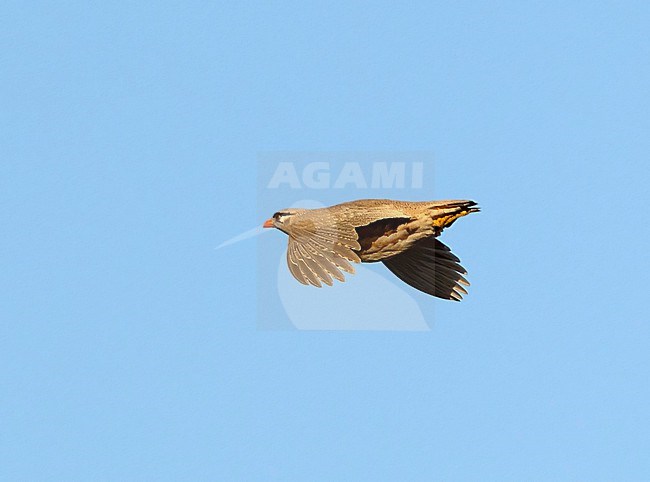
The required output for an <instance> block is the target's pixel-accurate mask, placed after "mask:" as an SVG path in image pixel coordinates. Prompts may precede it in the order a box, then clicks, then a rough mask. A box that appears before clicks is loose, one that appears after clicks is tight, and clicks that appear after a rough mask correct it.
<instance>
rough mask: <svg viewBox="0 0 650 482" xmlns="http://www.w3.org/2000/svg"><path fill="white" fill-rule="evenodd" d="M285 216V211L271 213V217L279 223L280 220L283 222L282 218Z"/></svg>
mask: <svg viewBox="0 0 650 482" xmlns="http://www.w3.org/2000/svg"><path fill="white" fill-rule="evenodd" d="M287 216H288V214H287V213H283V212H277V213H275V214H274V215H273V219H275V220H276V221H278V222H279V223H282V222H284V220H285V219H286V218H287Z"/></svg>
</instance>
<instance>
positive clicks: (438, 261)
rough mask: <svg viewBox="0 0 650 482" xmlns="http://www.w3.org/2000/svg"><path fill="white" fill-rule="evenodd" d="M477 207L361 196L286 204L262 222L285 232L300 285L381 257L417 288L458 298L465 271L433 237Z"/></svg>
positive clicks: (291, 264) (464, 203) (327, 278)
mask: <svg viewBox="0 0 650 482" xmlns="http://www.w3.org/2000/svg"><path fill="white" fill-rule="evenodd" d="M478 210H479V209H478V207H476V203H475V202H473V201H423V202H407V201H392V200H389V199H362V200H358V201H350V202H346V203H342V204H337V205H335V206H330V207H326V208H321V209H287V210H284V211H279V212H277V213H275V214H274V216H273V218H271V219H269V220H268V221H267V222H266V223H265V224H264V226H265V227H276V228H278V229H280V230H281V231H283V232H285V233H286V234H287V235H289V245H288V248H287V263H288V265H289V270H290V271H291V273H292V274H293V276H294V277H295V278H296V279H297V280H298V281H300V282H301V283H303V284H311V285H314V286H319V287H320V286H321V284H322V283H325V284H328V285H331V284H332V278H334V279H338V280H339V281H344V280H345V278H344V276H343V274H342V273H341V271H346V272H348V273H354V268H353V267H352V265H350V263H349V262H350V261H352V262H357V263H358V262H365V263H371V262H377V261H382V262H384V264H385V265H386V266H387V267H388V269H390V270H391V271H392V272H393V273H394V274H395V275H397V276H398V277H399V278H400V279H402V280H403V281H404V282H406V283H408V284H409V285H411V286H413V287H414V288H416V289H419V290H420V291H424V292H425V293H429V294H431V295H434V296H437V297H440V298H445V299H455V300H460V299H461V293H467V292H466V291H465V289H464V288H463V287H462V286H460V285H461V284H465V285H468V284H469V283H467V281H466V280H465V279H464V278H463V276H462V274H464V273H465V270H464V269H463V268H462V266H460V264H458V261H459V259H458V258H456V256H454V255H453V254H452V253H451V251H449V248H447V247H446V246H445V245H444V244H443V243H441V242H440V241H438V240H437V239H435V238H436V237H437V236H439V235H440V233H441V232H442V230H443V229H444V228H446V227H449V226H451V224H452V223H453V222H454V221H455V220H456V219H458V218H459V217H462V216H465V215H467V214H469V213H472V212H477V211H478Z"/></svg>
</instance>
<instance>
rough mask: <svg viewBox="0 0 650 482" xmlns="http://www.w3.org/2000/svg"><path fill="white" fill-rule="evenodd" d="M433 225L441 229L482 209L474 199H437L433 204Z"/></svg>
mask: <svg viewBox="0 0 650 482" xmlns="http://www.w3.org/2000/svg"><path fill="white" fill-rule="evenodd" d="M430 209H431V218H432V220H433V225H434V226H435V227H437V228H440V229H441V230H442V229H444V228H448V227H449V226H451V225H452V224H453V223H454V221H456V219H458V218H462V217H463V216H467V215H468V214H470V213H477V212H479V211H480V210H481V209H480V208H479V207H478V205H477V204H476V203H475V202H474V201H464V200H463V201H436V202H435V203H432V204H431V207H430Z"/></svg>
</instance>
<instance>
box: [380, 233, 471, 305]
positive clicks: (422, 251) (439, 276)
mask: <svg viewBox="0 0 650 482" xmlns="http://www.w3.org/2000/svg"><path fill="white" fill-rule="evenodd" d="M383 263H384V264H385V265H386V267H387V268H388V269H389V270H391V271H392V272H393V273H394V274H395V275H396V276H397V277H398V278H399V279H401V280H402V281H404V282H405V283H407V284H409V285H411V286H412V287H413V288H415V289H417V290H420V291H423V292H424V293H427V294H430V295H433V296H436V297H438V298H443V299H445V300H455V301H460V300H461V299H462V295H463V294H467V291H466V290H465V288H463V286H462V285H465V286H469V283H468V281H467V280H466V279H465V278H463V276H462V275H464V274H466V273H467V271H465V268H463V267H462V266H461V265H460V264H459V263H460V260H459V259H458V258H457V257H456V256H455V255H454V254H453V253H452V252H451V250H450V249H449V248H448V247H447V246H446V245H444V244H443V243H442V242H440V241H438V240H437V239H435V238H427V239H424V240H422V241H420V242H418V243H416V244H415V245H414V246H413V247H411V248H410V249H408V250H407V251H405V252H403V253H401V254H398V255H396V256H393V257H392V258H388V259H385V260H383Z"/></svg>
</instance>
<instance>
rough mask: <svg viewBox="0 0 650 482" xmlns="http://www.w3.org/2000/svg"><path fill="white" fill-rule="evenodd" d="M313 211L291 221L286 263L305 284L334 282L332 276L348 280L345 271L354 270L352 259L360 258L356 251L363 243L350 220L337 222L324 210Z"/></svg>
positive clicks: (358, 261)
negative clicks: (349, 222) (348, 221)
mask: <svg viewBox="0 0 650 482" xmlns="http://www.w3.org/2000/svg"><path fill="white" fill-rule="evenodd" d="M314 211H320V210H314ZM314 211H308V212H306V213H305V214H301V215H300V216H299V217H297V218H296V219H295V220H294V221H293V222H292V224H291V231H290V233H289V245H288V246H287V264H288V265H289V271H290V272H291V274H292V275H293V276H294V278H296V279H297V280H298V281H300V282H301V283H302V284H305V285H306V284H311V285H313V286H318V287H321V286H322V283H325V284H327V285H330V286H331V285H332V279H337V280H339V281H345V277H344V275H343V273H342V271H345V272H347V273H351V274H353V273H354V267H353V266H352V265H351V264H350V261H352V262H354V263H360V262H361V260H360V259H359V256H357V254H356V253H355V251H354V250H357V251H358V250H359V249H361V246H360V245H359V242H358V241H357V233H356V231H355V230H354V227H352V226H351V225H350V224H348V223H341V222H337V221H336V219H335V218H334V217H333V216H328V215H327V214H326V213H324V212H323V211H321V212H320V213H318V214H317V215H314Z"/></svg>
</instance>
